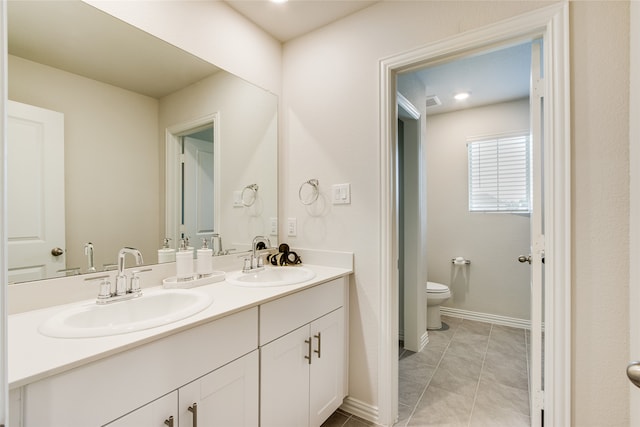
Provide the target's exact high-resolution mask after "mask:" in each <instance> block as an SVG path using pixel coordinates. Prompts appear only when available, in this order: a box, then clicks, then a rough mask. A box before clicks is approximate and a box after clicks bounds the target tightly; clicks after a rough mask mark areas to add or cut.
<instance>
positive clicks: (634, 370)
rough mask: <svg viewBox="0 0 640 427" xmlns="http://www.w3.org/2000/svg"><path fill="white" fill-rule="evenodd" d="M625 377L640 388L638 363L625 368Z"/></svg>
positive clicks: (639, 363) (639, 365)
mask: <svg viewBox="0 0 640 427" xmlns="http://www.w3.org/2000/svg"><path fill="white" fill-rule="evenodd" d="M627 377H629V381H631V382H632V383H633V385H635V386H636V387H640V362H631V363H629V366H627Z"/></svg>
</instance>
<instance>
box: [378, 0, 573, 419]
mask: <svg viewBox="0 0 640 427" xmlns="http://www.w3.org/2000/svg"><path fill="white" fill-rule="evenodd" d="M568 17H569V10H568V2H563V3H559V4H555V5H551V6H548V7H544V8H540V9H538V10H535V11H533V12H530V13H526V14H523V15H519V16H516V17H514V18H511V19H508V20H505V21H501V22H498V23H495V24H492V25H489V26H486V27H483V28H480V29H477V30H472V31H468V32H465V33H462V34H459V35H457V36H454V37H451V38H448V39H446V40H443V41H439V42H435V43H431V44H428V45H426V46H424V47H422V48H418V49H414V50H411V51H409V52H405V53H401V54H398V55H394V56H391V57H388V58H384V59H382V60H381V61H380V63H379V71H380V81H379V83H380V87H379V92H380V179H381V182H380V186H379V188H380V207H379V211H380V215H381V227H380V254H379V257H380V258H379V259H380V260H381V262H380V267H379V268H380V271H379V273H380V274H379V277H380V278H381V282H382V284H383V285H382V286H380V295H379V300H380V325H381V327H380V330H379V336H378V338H379V346H378V348H379V354H378V374H379V378H378V408H377V416H376V419H377V420H376V421H377V422H378V423H380V424H383V425H392V424H393V423H394V422H395V420H396V419H397V415H398V378H397V372H398V352H397V335H398V303H399V302H398V273H397V264H396V260H397V247H398V246H397V240H398V239H397V238H398V236H397V233H396V228H397V227H396V224H397V217H396V214H397V213H396V210H395V203H394V201H395V197H396V194H395V182H394V179H395V178H394V177H395V158H394V153H395V152H396V147H395V144H396V138H395V135H396V133H397V131H396V117H397V110H396V108H397V106H396V86H395V81H396V74H397V73H398V72H401V71H402V72H404V71H409V70H411V69H415V68H419V67H424V66H425V64H429V63H436V62H438V61H442V60H444V59H449V58H454V57H458V56H461V55H466V54H469V53H471V52H474V51H478V50H488V49H491V48H493V47H504V46H507V45H509V44H513V43H519V42H522V41H524V40H533V39H535V38H542V39H543V43H544V75H545V77H546V78H545V82H544V90H545V95H546V99H547V102H546V103H545V106H546V107H547V108H546V109H545V115H544V123H545V135H544V140H545V142H546V147H547V149H546V150H545V155H544V159H543V162H544V170H545V188H544V197H545V206H547V208H548V211H547V212H548V215H547V217H546V222H545V229H546V231H547V233H546V236H545V240H546V245H545V246H546V247H545V254H546V264H545V272H546V276H545V278H546V281H545V283H546V286H547V288H548V289H549V292H546V294H545V316H544V322H545V331H546V332H545V354H546V358H545V361H546V362H545V384H546V390H545V396H544V408H545V416H544V417H545V425H547V426H558V427H560V426H565V425H571V411H570V399H571V395H570V392H571V366H570V360H571V269H570V266H571V218H570V214H571V204H570V196H571V192H570V190H571V187H570V186H571V181H570V161H571V157H570V141H571V139H570V116H569V101H570V97H569V88H570V86H569V34H568V29H569V22H568Z"/></svg>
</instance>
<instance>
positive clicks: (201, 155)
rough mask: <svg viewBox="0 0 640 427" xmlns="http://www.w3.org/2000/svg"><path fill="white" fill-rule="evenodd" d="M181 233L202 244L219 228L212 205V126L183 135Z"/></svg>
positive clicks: (213, 185)
mask: <svg viewBox="0 0 640 427" xmlns="http://www.w3.org/2000/svg"><path fill="white" fill-rule="evenodd" d="M182 144H183V153H184V157H183V162H182V168H183V170H182V176H183V178H182V228H181V231H182V235H183V237H189V240H190V242H191V246H194V247H197V248H199V247H201V245H202V239H206V240H207V241H208V242H210V241H211V237H212V235H213V233H216V232H218V229H217V227H216V226H215V224H216V223H217V218H216V213H215V209H214V196H215V193H216V191H215V185H216V184H217V183H216V182H215V179H214V166H213V165H214V149H213V148H214V141H213V126H211V125H209V126H207V128H206V129H203V130H199V131H198V132H194V133H190V134H188V135H185V136H183V137H182Z"/></svg>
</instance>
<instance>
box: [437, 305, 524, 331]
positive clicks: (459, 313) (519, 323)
mask: <svg viewBox="0 0 640 427" xmlns="http://www.w3.org/2000/svg"><path fill="white" fill-rule="evenodd" d="M440 314H442V315H445V316H451V317H458V318H461V319H468V320H476V321H478V322H486V323H495V324H496V325H503V326H511V327H513V328H521V329H531V321H530V320H527V319H518V318H515V317H507V316H499V315H497V314H489V313H479V312H476V311H468V310H461V309H459V308H451V307H443V306H440Z"/></svg>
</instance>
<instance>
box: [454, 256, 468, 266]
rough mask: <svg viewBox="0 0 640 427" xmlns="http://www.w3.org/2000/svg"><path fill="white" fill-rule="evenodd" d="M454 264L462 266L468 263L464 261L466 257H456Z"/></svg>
mask: <svg viewBox="0 0 640 427" xmlns="http://www.w3.org/2000/svg"><path fill="white" fill-rule="evenodd" d="M453 263H454V264H458V265H462V264H466V263H467V261H466V260H465V259H464V257H461V256H458V257H455V259H454V260H453Z"/></svg>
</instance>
